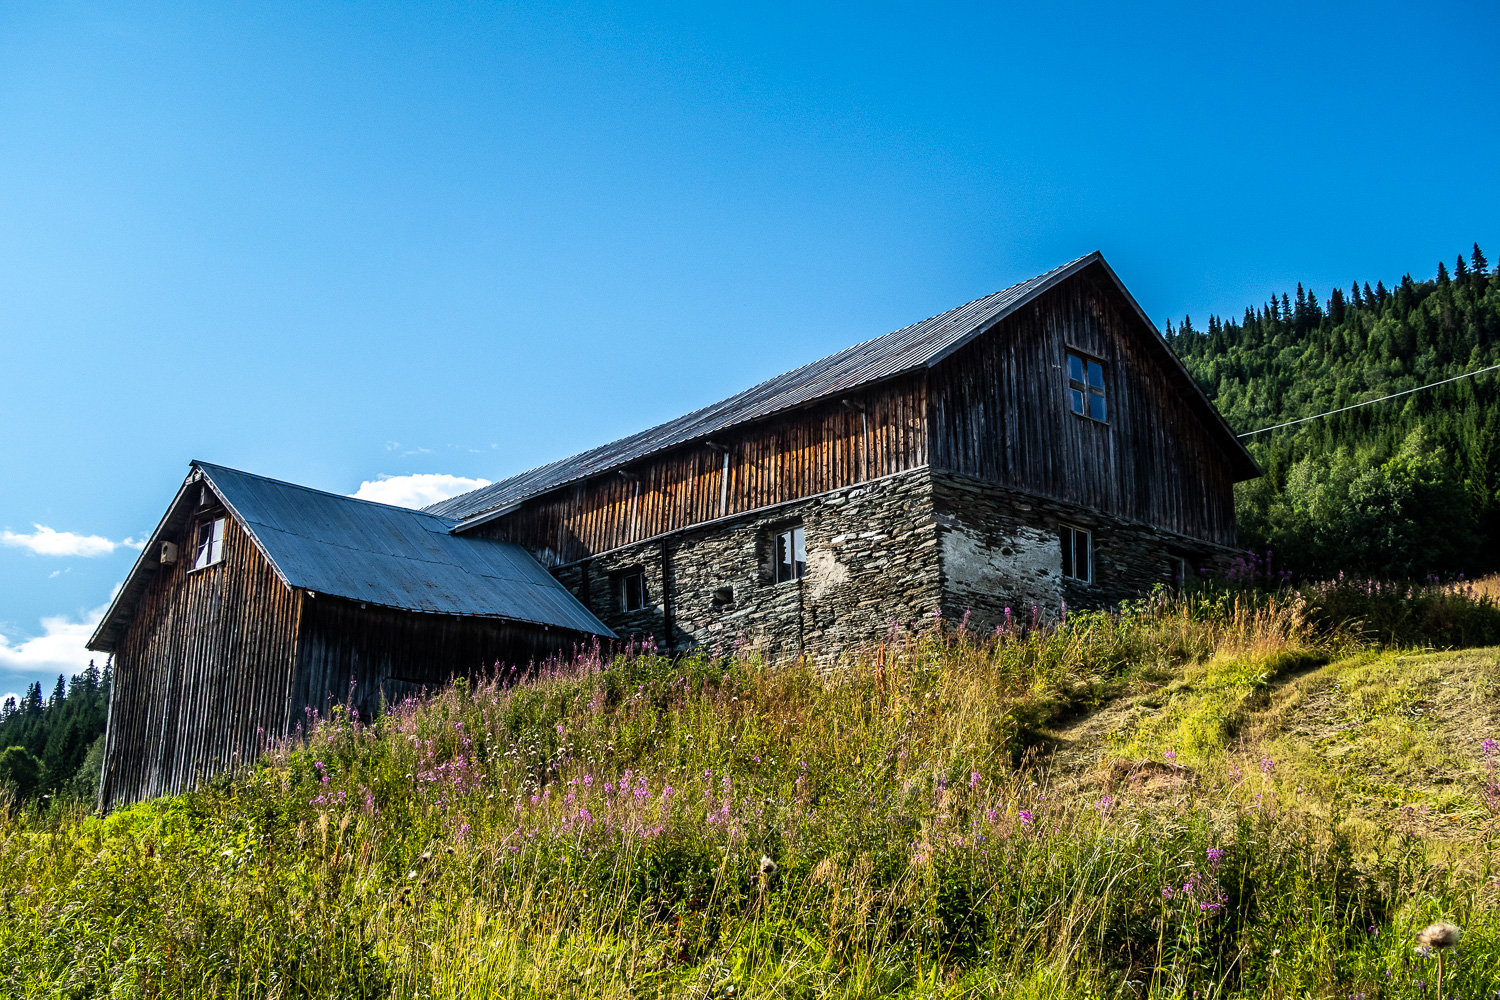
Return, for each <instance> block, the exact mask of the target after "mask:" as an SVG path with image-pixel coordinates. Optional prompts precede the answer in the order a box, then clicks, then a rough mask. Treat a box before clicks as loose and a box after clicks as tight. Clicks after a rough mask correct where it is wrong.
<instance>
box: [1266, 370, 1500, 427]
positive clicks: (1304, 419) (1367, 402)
mask: <svg viewBox="0 0 1500 1000" xmlns="http://www.w3.org/2000/svg"><path fill="white" fill-rule="evenodd" d="M1497 368H1500V365H1490V366H1489V367H1488V368H1479V369H1476V370H1474V371H1471V372H1464V373H1463V374H1462V375H1455V376H1453V377H1452V378H1445V379H1442V380H1440V381H1437V382H1429V383H1427V384H1426V385H1419V386H1417V387H1416V388H1415V389H1402V390H1401V391H1400V392H1393V393H1391V394H1390V395H1389V396H1381V397H1380V398H1379V399H1367V400H1365V401H1364V402H1363V403H1355V404H1353V405H1351V406H1341V407H1339V408H1338V409H1337V410H1329V411H1327V412H1326V413H1315V414H1313V415H1312V416H1310V417H1299V418H1297V419H1296V420H1288V421H1287V422H1286V423H1283V424H1272V425H1271V426H1270V427H1262V428H1260V429H1259V430H1254V431H1246V432H1245V433H1243V434H1238V435H1236V437H1242V438H1247V437H1254V436H1255V435H1257V434H1264V433H1265V432H1266V431H1277V430H1280V429H1281V428H1283V427H1292V426H1294V425H1296V424H1305V423H1307V422H1308V421H1309V420H1318V419H1320V418H1322V417H1331V416H1333V415H1334V414H1335V413H1345V412H1347V411H1349V410H1357V409H1359V408H1360V407H1361V406H1374V405H1375V404H1376V403H1384V402H1385V401H1386V400H1388V399H1395V398H1396V397H1398V396H1410V395H1411V394H1412V393H1414V392H1421V391H1422V390H1423V389H1431V388H1434V387H1436V386H1440V385H1447V384H1448V383H1449V382H1457V381H1459V380H1460V379H1466V378H1473V377H1474V376H1475V375H1483V374H1484V373H1485V372H1492V371H1494V370H1495V369H1497Z"/></svg>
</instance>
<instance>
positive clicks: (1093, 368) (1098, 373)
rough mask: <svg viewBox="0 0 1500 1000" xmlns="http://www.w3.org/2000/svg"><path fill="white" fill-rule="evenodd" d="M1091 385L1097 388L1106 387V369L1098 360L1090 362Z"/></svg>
mask: <svg viewBox="0 0 1500 1000" xmlns="http://www.w3.org/2000/svg"><path fill="white" fill-rule="evenodd" d="M1089 385H1090V386H1092V387H1093V388H1095V389H1103V388H1104V369H1103V367H1101V366H1100V364H1099V362H1097V361H1090V362H1089Z"/></svg>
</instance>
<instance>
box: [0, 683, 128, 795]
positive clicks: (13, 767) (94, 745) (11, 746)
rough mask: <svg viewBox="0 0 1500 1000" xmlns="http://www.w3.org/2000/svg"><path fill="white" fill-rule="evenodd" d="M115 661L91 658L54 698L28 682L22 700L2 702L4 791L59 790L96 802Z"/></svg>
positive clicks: (0, 785)
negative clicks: (102, 662) (96, 663)
mask: <svg viewBox="0 0 1500 1000" xmlns="http://www.w3.org/2000/svg"><path fill="white" fill-rule="evenodd" d="M110 679H111V678H110V667H109V665H108V664H107V663H106V664H105V667H104V670H103V672H102V673H101V672H100V670H99V669H98V668H97V667H95V666H94V664H93V662H92V661H90V663H89V665H88V667H87V668H86V669H84V670H83V671H82V672H81V673H77V674H74V675H73V679H72V681H71V682H69V683H68V684H66V685H64V683H63V678H62V676H61V675H59V676H58V678H57V686H56V687H55V688H53V690H52V695H51V697H49V698H44V697H43V696H42V685H41V684H40V683H35V684H32V685H30V686H29V687H27V689H26V694H25V695H23V696H22V697H21V699H20V701H19V702H17V701H16V699H15V698H7V699H6V700H5V702H4V703H3V704H0V791H8V792H9V793H11V794H13V795H15V796H17V797H19V798H22V799H28V798H40V797H42V796H44V795H45V796H53V797H59V798H78V799H81V800H84V801H88V802H92V801H93V798H94V795H95V792H96V791H97V786H98V784H99V767H100V764H101V763H102V762H103V760H104V726H105V722H106V721H107V720H108V718H109V685H110Z"/></svg>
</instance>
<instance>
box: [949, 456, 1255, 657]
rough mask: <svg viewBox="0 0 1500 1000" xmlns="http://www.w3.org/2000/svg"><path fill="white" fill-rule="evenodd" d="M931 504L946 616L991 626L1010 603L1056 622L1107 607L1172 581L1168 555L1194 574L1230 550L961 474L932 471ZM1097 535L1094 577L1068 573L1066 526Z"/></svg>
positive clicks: (1015, 610) (1020, 615)
mask: <svg viewBox="0 0 1500 1000" xmlns="http://www.w3.org/2000/svg"><path fill="white" fill-rule="evenodd" d="M932 487H933V508H934V512H935V517H936V521H937V528H938V538H939V547H940V551H941V553H942V569H943V574H942V590H943V598H942V609H943V616H944V617H945V618H947V619H949V620H950V621H956V620H960V619H962V618H963V616H964V615H965V614H966V613H967V614H969V616H970V622H971V625H972V627H974V628H976V629H985V630H988V629H991V628H994V627H995V626H996V625H998V624H1001V623H1002V622H1003V621H1004V620H1005V609H1006V608H1010V609H1011V613H1012V615H1013V616H1015V617H1016V618H1017V619H1019V620H1020V621H1021V622H1023V623H1029V622H1030V621H1031V620H1032V619H1033V617H1037V618H1040V619H1042V620H1047V621H1051V620H1055V619H1056V618H1057V617H1058V615H1059V614H1060V612H1061V610H1062V606H1063V602H1064V601H1066V602H1067V606H1068V607H1069V608H1104V607H1109V606H1111V605H1113V604H1116V603H1118V602H1119V601H1121V600H1125V599H1127V598H1132V597H1138V596H1140V595H1141V594H1144V593H1147V592H1148V591H1150V590H1151V588H1152V587H1153V586H1155V585H1156V584H1158V583H1164V584H1168V585H1172V584H1174V583H1175V581H1174V579H1173V563H1172V559H1173V558H1174V557H1176V558H1182V559H1184V560H1186V562H1187V567H1188V573H1189V574H1190V575H1196V574H1197V573H1198V572H1199V571H1200V570H1203V569H1209V570H1217V569H1221V568H1222V567H1223V566H1224V565H1226V564H1227V562H1228V560H1230V559H1232V558H1233V557H1234V555H1235V554H1236V553H1235V552H1234V551H1233V550H1231V549H1226V548H1224V547H1222V546H1218V545H1215V544H1213V543H1211V542H1204V541H1200V540H1197V539H1190V538H1187V537H1185V536H1181V535H1176V534H1173V533H1171V532H1164V531H1160V530H1158V529H1155V528H1152V527H1151V526H1149V525H1145V524H1140V523H1136V522H1130V521H1123V520H1120V519H1118V518H1112V517H1107V516H1105V515H1102V514H1100V513H1098V512H1097V511H1092V510H1089V509H1087V508H1082V507H1074V506H1072V505H1070V504H1066V503H1061V502H1058V501H1054V500H1048V499H1044V498H1042V497H1037V496H1033V495H1031V494H1028V493H1021V492H1018V491H1016V490H1009V489H1006V488H1004V487H1001V486H995V485H993V484H991V483H986V482H982V481H980V480H977V479H972V478H970V477H968V476H962V475H959V474H956V473H949V472H935V473H933V474H932ZM1063 524H1070V525H1073V526H1075V527H1079V528H1086V529H1088V531H1089V532H1090V533H1091V535H1092V544H1093V550H1094V553H1093V554H1094V563H1093V571H1094V579H1093V581H1092V582H1090V583H1087V584H1085V583H1081V582H1079V581H1077V580H1073V579H1066V578H1064V577H1063V575H1062V544H1061V540H1060V534H1059V532H1060V527H1061V525H1063Z"/></svg>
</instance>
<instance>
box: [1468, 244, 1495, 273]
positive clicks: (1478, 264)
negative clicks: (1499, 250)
mask: <svg viewBox="0 0 1500 1000" xmlns="http://www.w3.org/2000/svg"><path fill="white" fill-rule="evenodd" d="M1469 260H1470V262H1471V263H1472V264H1473V265H1474V273H1475V274H1483V273H1484V269H1485V268H1487V267H1489V266H1490V262H1489V261H1487V260H1485V259H1484V254H1482V253H1480V251H1479V244H1478V243H1475V244H1474V255H1473V256H1472V257H1470V258H1469Z"/></svg>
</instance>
